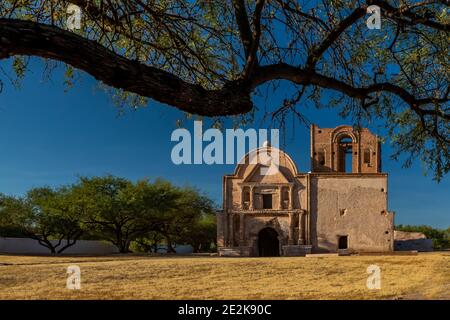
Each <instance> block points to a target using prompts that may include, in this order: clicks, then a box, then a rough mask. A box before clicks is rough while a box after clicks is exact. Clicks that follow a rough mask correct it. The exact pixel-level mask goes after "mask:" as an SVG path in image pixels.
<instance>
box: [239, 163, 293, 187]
mask: <svg viewBox="0 0 450 320" xmlns="http://www.w3.org/2000/svg"><path fill="white" fill-rule="evenodd" d="M244 182H257V183H289V182H290V181H289V179H288V178H287V177H286V176H285V175H284V173H283V172H281V171H280V169H279V168H278V167H277V166H276V165H274V164H273V163H271V164H270V165H262V164H260V163H258V164H256V165H255V166H254V168H253V169H252V171H251V172H250V173H249V175H248V176H247V177H245V178H244Z"/></svg>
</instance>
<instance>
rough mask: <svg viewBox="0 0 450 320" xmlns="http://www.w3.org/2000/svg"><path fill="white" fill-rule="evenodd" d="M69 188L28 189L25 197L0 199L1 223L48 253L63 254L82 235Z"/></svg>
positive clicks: (4, 197)
mask: <svg viewBox="0 0 450 320" xmlns="http://www.w3.org/2000/svg"><path fill="white" fill-rule="evenodd" d="M71 197H72V193H71V189H70V188H67V187H61V188H58V189H52V188H48V187H44V188H35V189H32V190H30V191H29V192H28V193H27V195H26V196H25V197H22V198H20V197H11V196H5V195H2V196H1V197H0V220H1V221H3V224H5V225H9V226H10V227H12V228H14V229H17V230H20V233H21V234H23V235H24V236H26V237H28V238H31V239H34V240H36V241H38V243H39V244H40V245H42V246H44V247H46V248H48V249H49V250H50V252H51V253H53V254H55V253H62V252H63V251H64V250H66V249H67V248H69V247H71V246H73V245H74V244H75V243H76V242H77V240H78V239H79V238H80V236H81V235H82V233H83V230H82V228H81V223H80V221H81V216H80V212H79V211H77V210H76V208H75V207H73V206H72V203H73V202H72V198H71Z"/></svg>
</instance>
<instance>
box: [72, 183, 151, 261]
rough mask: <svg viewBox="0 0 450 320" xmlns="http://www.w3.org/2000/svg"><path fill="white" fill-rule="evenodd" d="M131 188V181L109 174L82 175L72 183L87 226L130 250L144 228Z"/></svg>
mask: <svg viewBox="0 0 450 320" xmlns="http://www.w3.org/2000/svg"><path fill="white" fill-rule="evenodd" d="M134 192H135V187H134V185H133V183H131V182H130V181H128V180H126V179H123V178H118V177H114V176H111V175H109V176H105V177H92V178H86V177H82V178H80V181H79V183H77V184H76V185H75V186H74V195H75V198H76V203H77V206H79V207H80V208H82V211H83V213H84V217H85V224H86V227H87V228H88V229H90V230H92V231H93V232H94V233H97V234H99V236H100V237H102V238H103V239H106V240H108V241H110V242H112V243H113V244H114V245H116V246H117V248H118V249H119V251H120V252H121V253H127V252H130V243H131V242H132V241H133V240H134V239H135V238H136V237H137V236H139V235H140V234H141V233H142V232H144V231H146V226H145V225H142V223H141V222H142V219H141V217H142V213H143V212H142V211H141V210H140V209H141V208H140V207H139V206H137V205H136V201H135V195H134Z"/></svg>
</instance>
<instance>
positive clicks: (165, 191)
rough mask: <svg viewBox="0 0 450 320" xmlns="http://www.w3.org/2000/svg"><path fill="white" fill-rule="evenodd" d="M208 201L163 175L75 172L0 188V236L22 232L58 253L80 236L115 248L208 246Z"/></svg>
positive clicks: (211, 225) (212, 232) (211, 228)
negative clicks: (9, 190) (16, 190)
mask: <svg viewBox="0 0 450 320" xmlns="http://www.w3.org/2000/svg"><path fill="white" fill-rule="evenodd" d="M215 219H216V217H215V214H214V205H213V203H212V201H211V200H210V199H208V198H207V197H206V196H205V195H203V194H201V193H200V192H199V191H198V190H197V189H194V188H192V187H178V186H175V185H173V184H171V183H170V182H168V181H165V180H161V179H157V180H155V181H153V182H151V181H149V180H146V179H144V180H140V181H138V182H136V183H134V182H131V181H129V180H127V179H124V178H120V177H115V176H111V175H107V176H102V177H81V178H80V179H79V181H78V182H77V183H75V184H72V185H68V186H63V187H59V188H54V189H53V188H49V187H41V188H34V189H31V190H30V191H29V192H28V193H27V194H26V195H25V196H23V197H13V196H7V195H2V194H0V236H4V235H5V234H6V235H12V236H16V237H17V236H25V237H29V238H31V239H34V240H36V241H38V243H39V244H40V245H42V246H44V247H46V248H48V249H49V250H50V252H51V253H62V252H63V251H64V250H66V249H67V248H69V247H71V246H73V245H74V244H75V243H76V241H77V240H78V239H80V237H82V236H85V235H87V236H88V238H94V239H97V240H98V239H101V240H107V241H109V242H111V243H113V244H114V245H115V246H116V247H117V248H118V250H119V252H121V253H128V252H130V251H131V250H130V246H131V244H132V243H133V242H136V243H137V245H138V247H140V248H139V249H144V251H154V252H157V249H158V247H159V245H161V244H162V243H165V245H166V247H167V251H168V252H169V253H171V252H175V249H174V247H173V245H174V243H181V244H191V245H192V246H193V247H194V249H195V250H196V251H198V250H208V249H209V247H210V245H211V244H212V243H214V242H215V241H216V225H215Z"/></svg>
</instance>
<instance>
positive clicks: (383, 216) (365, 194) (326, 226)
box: [311, 174, 393, 252]
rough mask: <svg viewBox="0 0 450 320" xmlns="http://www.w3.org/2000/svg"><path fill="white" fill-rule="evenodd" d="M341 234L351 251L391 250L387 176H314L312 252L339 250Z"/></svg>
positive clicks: (391, 231)
mask: <svg viewBox="0 0 450 320" xmlns="http://www.w3.org/2000/svg"><path fill="white" fill-rule="evenodd" d="M340 235H347V236H348V248H349V250H350V251H352V250H354V251H359V252H364V251H366V252H375V251H376V252H383V251H392V248H393V215H392V214H391V213H388V211H387V176H386V175H381V174H380V175H377V176H365V175H355V176H353V177H352V176H349V175H346V176H344V175H341V176H339V175H329V176H326V175H311V241H312V245H313V252H314V251H315V252H336V251H337V248H338V236H340Z"/></svg>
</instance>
